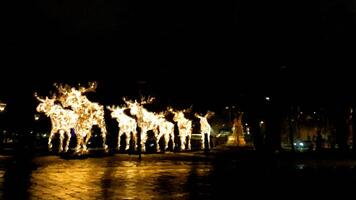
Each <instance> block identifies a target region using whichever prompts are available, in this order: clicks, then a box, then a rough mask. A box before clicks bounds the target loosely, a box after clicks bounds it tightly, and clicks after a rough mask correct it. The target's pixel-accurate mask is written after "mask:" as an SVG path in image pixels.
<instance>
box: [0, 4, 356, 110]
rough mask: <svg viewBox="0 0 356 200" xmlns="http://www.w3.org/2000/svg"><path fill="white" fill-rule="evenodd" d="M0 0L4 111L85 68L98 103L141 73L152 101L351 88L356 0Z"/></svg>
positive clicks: (298, 96)
mask: <svg viewBox="0 0 356 200" xmlns="http://www.w3.org/2000/svg"><path fill="white" fill-rule="evenodd" d="M2 4H3V5H4V6H1V12H2V13H3V15H4V16H5V18H4V19H5V22H4V23H3V24H2V25H1V26H2V30H3V33H4V34H3V36H2V40H3V43H4V44H5V45H1V46H2V49H3V52H4V53H3V56H4V59H3V60H2V61H3V64H2V70H4V71H3V72H2V76H3V77H2V79H1V87H0V91H1V94H2V96H3V98H2V99H5V100H8V101H11V102H16V104H15V103H13V106H12V107H13V113H18V112H19V110H21V108H25V109H27V110H30V111H31V109H32V107H31V106H28V105H30V104H32V101H33V99H32V93H33V91H39V92H42V94H43V95H46V94H47V92H48V90H49V89H51V85H52V83H53V82H71V83H76V82H85V81H88V80H97V81H99V88H98V93H99V94H98V96H99V97H97V98H98V101H101V102H105V103H115V102H116V99H121V96H126V95H137V93H138V86H137V82H138V81H140V80H144V81H146V82H147V84H146V86H145V88H146V90H147V91H149V92H150V93H152V94H154V95H157V96H159V97H161V101H165V102H177V103H182V104H189V103H193V104H195V105H196V104H197V103H198V104H201V105H204V106H205V107H211V106H215V107H218V106H219V105H224V104H229V103H235V102H239V101H242V100H241V99H244V100H243V101H245V102H252V104H253V102H254V98H257V96H263V95H271V94H272V95H274V96H277V97H278V98H280V99H281V101H288V102H295V103H303V104H310V105H318V106H319V105H323V104H334V103H335V104H337V103H340V102H342V101H345V100H348V99H352V98H353V97H354V92H353V91H352V90H353V84H352V80H354V75H353V73H352V72H351V71H352V70H351V69H350V67H351V68H352V67H353V66H355V64H356V63H355V60H354V55H355V52H354V49H355V46H356V45H355V44H356V42H355V41H356V40H355V38H356V37H355V36H356V2H355V1H344V0H332V1H317V2H310V1H274V2H270V1H250V0H241V1H223V2H215V3H208V2H191V1H155V2H143V3H141V2H132V1H100V0H91V1H88V0H80V1H72V0H61V1H58V0H50V1H48V0H33V1H23V0H12V1H7V2H2ZM350 48H351V50H349V49H350ZM43 66H45V70H44V71H41V73H42V75H40V74H39V73H40V67H43ZM88 66H90V67H91V68H93V67H95V68H96V70H95V71H88ZM112 68H115V71H114V70H113V69H112ZM208 68H209V69H208ZM73 69H75V71H73ZM232 69H234V70H232ZM81 72H82V73H81ZM20 73H21V75H19V74H20ZM4 74H5V76H4ZM162 75H164V76H162ZM44 76H46V77H44ZM15 90H16V91H15ZM350 91H351V92H350ZM100 92H101V93H100ZM204 106H203V107H204ZM29 108H31V109H29ZM30 111H27V113H30ZM9 112H10V111H9Z"/></svg>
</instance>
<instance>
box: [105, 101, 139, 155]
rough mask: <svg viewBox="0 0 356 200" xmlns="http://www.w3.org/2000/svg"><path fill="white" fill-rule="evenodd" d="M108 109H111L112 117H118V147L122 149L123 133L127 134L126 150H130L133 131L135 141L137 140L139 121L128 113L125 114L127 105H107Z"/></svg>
mask: <svg viewBox="0 0 356 200" xmlns="http://www.w3.org/2000/svg"><path fill="white" fill-rule="evenodd" d="M107 109H108V110H110V111H111V117H112V118H116V121H117V122H118V126H119V134H118V136H117V149H120V138H121V136H122V135H123V134H126V148H125V150H128V149H129V148H130V144H129V142H130V134H131V133H132V135H133V138H132V139H133V141H136V134H137V131H136V128H137V123H136V120H135V119H133V118H132V117H129V116H128V115H126V114H125V112H124V111H125V109H127V108H126V107H119V106H117V107H114V106H111V107H109V106H107Z"/></svg>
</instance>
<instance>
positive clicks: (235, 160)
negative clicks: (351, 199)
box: [0, 153, 356, 199]
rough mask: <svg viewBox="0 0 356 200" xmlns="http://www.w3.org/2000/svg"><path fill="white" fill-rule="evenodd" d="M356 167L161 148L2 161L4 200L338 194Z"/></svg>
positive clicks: (352, 183) (352, 181)
mask: <svg viewBox="0 0 356 200" xmlns="http://www.w3.org/2000/svg"><path fill="white" fill-rule="evenodd" d="M4 163H7V164H6V165H5V164H4ZM354 166H356V160H355V159H340V160H339V159H314V158H313V157H311V158H307V159H306V158H301V159H299V158H298V159H291V158H282V157H266V156H264V155H263V156H259V155H256V154H254V153H251V154H250V153H247V154H245V155H244V154H223V155H215V156H212V157H211V156H210V155H208V156H207V155H204V154H199V153H198V154H194V153H178V154H164V155H162V154H155V155H154V154H153V155H144V156H143V159H142V161H138V159H137V156H130V155H125V154H116V155H113V156H106V157H98V158H87V159H79V160H71V159H62V158H60V157H59V156H40V157H34V158H33V159H28V160H26V159H12V158H6V159H3V160H1V161H0V195H2V197H3V198H4V199H231V198H238V197H241V196H246V197H249V198H254V197H256V198H259V197H260V194H261V193H262V194H263V195H264V196H266V197H267V196H269V197H275V198H276V196H277V198H278V196H279V195H278V192H279V191H288V192H290V193H295V192H298V193H301V194H303V192H308V194H310V195H311V194H314V195H316V196H317V197H319V196H320V195H321V194H326V196H327V195H328V194H329V193H333V192H335V193H338V191H339V190H335V187H336V186H342V188H343V190H342V191H343V193H341V194H345V196H347V195H348V194H349V193H350V192H352V191H353V189H352V188H354V187H356V169H355V167H354ZM311 188H312V189H311ZM325 191H328V192H329V193H325ZM338 194H339V193H338ZM339 195H340V194H339ZM340 198H341V197H340Z"/></svg>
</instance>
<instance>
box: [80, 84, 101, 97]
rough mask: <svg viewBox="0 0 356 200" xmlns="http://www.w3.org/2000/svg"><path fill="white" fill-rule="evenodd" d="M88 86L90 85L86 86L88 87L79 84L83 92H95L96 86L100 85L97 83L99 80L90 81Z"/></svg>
mask: <svg viewBox="0 0 356 200" xmlns="http://www.w3.org/2000/svg"><path fill="white" fill-rule="evenodd" d="M88 86H89V87H88V88H86V87H80V85H79V91H80V92H81V93H82V94H84V93H87V92H95V91H96V88H97V87H98V84H97V82H89V84H88Z"/></svg>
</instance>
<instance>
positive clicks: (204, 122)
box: [195, 111, 214, 149]
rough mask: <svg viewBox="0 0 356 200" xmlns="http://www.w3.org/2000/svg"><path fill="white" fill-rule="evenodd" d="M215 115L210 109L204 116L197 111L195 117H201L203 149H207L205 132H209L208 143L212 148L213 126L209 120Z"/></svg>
mask: <svg viewBox="0 0 356 200" xmlns="http://www.w3.org/2000/svg"><path fill="white" fill-rule="evenodd" d="M213 115H214V113H213V112H210V111H208V112H207V113H206V114H205V115H204V116H200V115H199V114H197V113H195V117H197V118H199V120H200V134H201V143H202V145H201V147H202V149H205V140H204V138H205V134H207V139H208V141H207V143H208V147H207V148H209V149H210V133H211V126H210V124H209V122H208V118H210V117H212V116H213Z"/></svg>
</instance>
